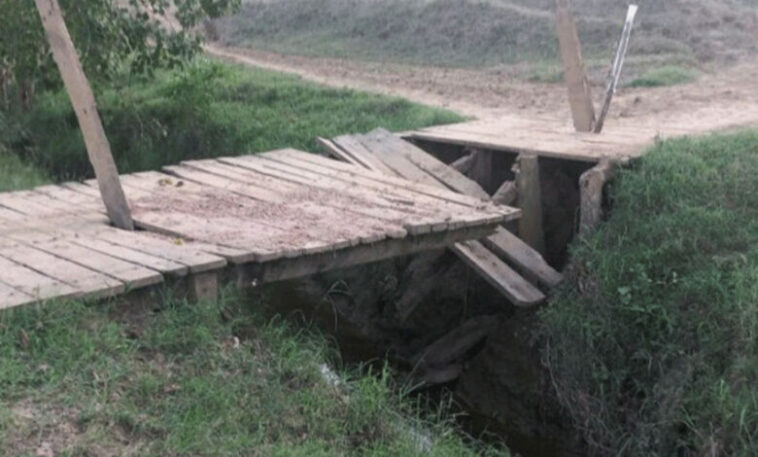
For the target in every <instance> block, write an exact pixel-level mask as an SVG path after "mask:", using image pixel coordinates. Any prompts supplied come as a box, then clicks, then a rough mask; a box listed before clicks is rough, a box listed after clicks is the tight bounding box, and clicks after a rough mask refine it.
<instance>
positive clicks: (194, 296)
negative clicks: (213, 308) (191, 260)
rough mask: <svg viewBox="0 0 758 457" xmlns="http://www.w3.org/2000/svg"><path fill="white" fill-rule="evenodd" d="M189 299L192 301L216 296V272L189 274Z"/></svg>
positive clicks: (210, 298)
mask: <svg viewBox="0 0 758 457" xmlns="http://www.w3.org/2000/svg"><path fill="white" fill-rule="evenodd" d="M188 281H189V299H190V300H192V301H203V300H215V299H217V298H218V273H217V272H216V271H208V272H204V273H194V274H191V275H189V278H188Z"/></svg>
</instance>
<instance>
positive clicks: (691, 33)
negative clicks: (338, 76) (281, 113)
mask: <svg viewBox="0 0 758 457" xmlns="http://www.w3.org/2000/svg"><path fill="white" fill-rule="evenodd" d="M751 1H752V0H751ZM636 3H638V4H639V5H640V11H641V13H640V16H639V18H638V21H637V26H636V27H635V29H639V30H638V31H636V32H635V34H634V35H633V37H632V42H631V47H630V52H629V58H628V59H627V62H628V64H633V63H635V62H636V61H645V60H647V59H650V58H654V57H661V56H670V58H673V59H675V60H682V59H686V60H687V61H692V62H693V63H694V64H695V65H697V64H699V63H702V62H729V61H730V60H734V59H735V58H739V57H741V56H745V55H746V54H747V53H749V52H752V49H751V47H752V43H753V42H754V41H755V40H754V37H753V36H752V30H753V29H752V28H753V21H754V20H755V17H756V12H755V8H754V7H752V6H751V5H748V4H745V3H744V2H742V3H740V2H739V0H720V1H718V2H707V1H700V2H698V7H697V8H695V9H693V8H690V7H688V6H687V5H682V4H681V3H680V2H661V1H659V0H639V1H638V2H636ZM626 8H627V5H626V3H624V2H598V1H597V0H576V1H574V2H572V9H573V11H574V12H575V16H576V18H577V28H578V32H579V35H580V39H581V41H582V47H583V53H584V55H585V57H586V60H587V63H588V65H590V66H592V67H598V68H597V70H600V71H599V73H601V78H602V76H604V73H605V72H606V71H607V68H608V65H610V62H611V60H612V58H613V55H614V52H615V47H616V44H617V43H618V39H619V37H620V35H621V29H622V27H623V18H624V15H625V13H626ZM727 11H728V14H727ZM554 12H555V1H553V0H333V1H329V2H313V1H309V0H277V1H274V2H272V1H268V0H249V1H246V2H245V3H244V4H243V6H242V8H241V10H240V11H239V12H238V13H237V14H235V15H234V16H232V17H231V18H225V19H221V20H217V21H215V24H216V26H217V27H216V28H217V35H218V36H219V38H220V41H221V42H223V43H225V44H229V45H235V46H250V47H255V48H259V49H265V50H269V51H274V52H279V53H284V54H297V55H307V56H317V57H321V56H326V57H341V58H351V59H360V60H372V61H390V62H400V63H410V64H423V65H439V66H453V67H469V68H480V67H491V66H497V65H512V64H538V65H552V66H560V58H559V54H558V43H557V38H556V34H555V13H554ZM703 24H707V26H704V25H703ZM704 27H705V29H704ZM709 30H714V31H718V33H712V34H710V35H709V37H708V39H702V35H703V32H704V31H705V32H706V33H707V32H708V31H709ZM672 31H673V32H672ZM598 62H599V64H597V63H598ZM596 64H597V65H596ZM640 67H645V68H646V67H647V66H642V65H640ZM519 76H521V75H519ZM529 76H531V75H530V74H526V75H525V77H526V78H527V79H528V78H529ZM553 80H554V78H548V81H553Z"/></svg>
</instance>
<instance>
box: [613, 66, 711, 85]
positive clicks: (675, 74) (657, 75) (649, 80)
mask: <svg viewBox="0 0 758 457" xmlns="http://www.w3.org/2000/svg"><path fill="white" fill-rule="evenodd" d="M696 79H697V72H696V71H695V70H693V69H692V68H687V67H682V66H678V65H663V66H660V67H656V68H653V69H650V70H648V71H646V72H644V73H643V74H642V75H640V76H639V77H638V78H635V79H633V80H632V81H630V82H629V83H628V84H627V87H663V86H675V85H678V84H686V83H690V82H693V81H695V80H696Z"/></svg>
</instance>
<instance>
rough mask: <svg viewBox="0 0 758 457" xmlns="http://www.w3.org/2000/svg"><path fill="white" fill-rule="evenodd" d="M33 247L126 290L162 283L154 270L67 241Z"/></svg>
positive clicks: (159, 275) (37, 244)
mask: <svg viewBox="0 0 758 457" xmlns="http://www.w3.org/2000/svg"><path fill="white" fill-rule="evenodd" d="M33 246H34V247H35V248H37V249H39V250H41V251H45V252H47V253H49V254H52V255H54V256H56V257H59V258H61V259H66V260H67V261H68V262H70V263H73V264H77V265H80V266H83V267H85V268H88V269H90V270H92V271H96V272H99V273H100V274H101V275H103V276H107V277H110V278H113V279H116V280H118V281H119V282H123V283H124V284H125V285H126V288H127V289H129V288H141V287H147V286H152V285H155V284H160V283H162V282H163V276H162V275H161V274H160V273H159V272H157V271H155V270H152V269H149V268H146V267H143V266H141V265H137V264H134V263H131V262H126V261H123V260H121V259H118V258H116V257H113V256H110V255H107V254H104V253H102V252H100V251H96V250H92V249H89V248H87V247H84V246H81V245H79V244H75V243H72V242H70V241H69V240H59V241H53V242H48V243H35V244H34V245H33ZM61 279H62V278H61Z"/></svg>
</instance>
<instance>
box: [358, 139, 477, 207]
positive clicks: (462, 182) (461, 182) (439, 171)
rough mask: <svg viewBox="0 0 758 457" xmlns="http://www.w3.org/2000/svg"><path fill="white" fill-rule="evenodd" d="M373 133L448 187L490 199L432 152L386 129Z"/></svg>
mask: <svg viewBox="0 0 758 457" xmlns="http://www.w3.org/2000/svg"><path fill="white" fill-rule="evenodd" d="M372 134H374V135H375V138H377V140H378V141H383V142H384V143H385V144H387V145H392V146H393V147H396V148H397V149H398V150H399V151H402V153H403V154H405V156H406V157H407V158H408V159H409V160H410V161H411V162H412V163H414V164H415V165H416V166H418V167H419V168H420V169H422V170H423V171H425V172H426V173H428V174H429V175H431V176H433V177H434V178H435V179H436V180H437V181H439V182H441V183H442V184H444V185H445V186H447V187H448V188H450V189H452V190H454V191H456V192H458V193H461V194H464V195H469V196H471V197H476V198H481V199H484V200H487V199H489V194H487V192H486V191H485V190H484V189H482V187H481V186H480V185H479V184H477V183H476V182H475V181H472V180H471V179H469V178H467V177H466V176H465V175H464V174H462V173H460V172H459V171H457V170H456V169H455V168H452V167H450V166H448V165H446V164H445V163H444V162H442V161H440V160H438V159H436V158H435V157H434V156H432V155H431V154H427V153H426V152H424V151H422V150H421V149H419V148H418V147H416V146H414V145H412V144H410V143H409V142H407V141H405V140H403V139H401V138H399V137H396V136H395V135H392V134H391V133H390V132H388V131H386V130H384V129H377V130H375V131H374V132H372Z"/></svg>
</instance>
